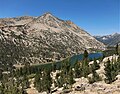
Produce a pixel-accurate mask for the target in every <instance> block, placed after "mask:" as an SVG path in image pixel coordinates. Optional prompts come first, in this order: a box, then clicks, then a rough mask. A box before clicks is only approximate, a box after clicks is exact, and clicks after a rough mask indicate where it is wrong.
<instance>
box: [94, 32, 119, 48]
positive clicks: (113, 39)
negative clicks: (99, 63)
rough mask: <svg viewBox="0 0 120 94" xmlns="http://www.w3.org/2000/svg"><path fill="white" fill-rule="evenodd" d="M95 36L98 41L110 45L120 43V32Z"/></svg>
mask: <svg viewBox="0 0 120 94" xmlns="http://www.w3.org/2000/svg"><path fill="white" fill-rule="evenodd" d="M95 38H96V39H97V40H98V41H101V42H103V43H104V44H106V45H108V46H114V45H116V44H117V43H120V34H119V33H115V34H112V35H106V36H95Z"/></svg>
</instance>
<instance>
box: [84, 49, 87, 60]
mask: <svg viewBox="0 0 120 94" xmlns="http://www.w3.org/2000/svg"><path fill="white" fill-rule="evenodd" d="M87 58H88V52H87V50H85V51H84V54H83V59H87Z"/></svg>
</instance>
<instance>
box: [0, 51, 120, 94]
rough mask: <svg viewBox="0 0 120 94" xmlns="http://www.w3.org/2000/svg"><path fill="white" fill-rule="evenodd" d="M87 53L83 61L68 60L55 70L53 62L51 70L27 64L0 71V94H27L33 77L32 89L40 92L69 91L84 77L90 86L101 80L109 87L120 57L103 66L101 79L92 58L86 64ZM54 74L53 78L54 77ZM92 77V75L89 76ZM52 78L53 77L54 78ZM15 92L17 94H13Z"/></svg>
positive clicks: (85, 52) (119, 66)
mask: <svg viewBox="0 0 120 94" xmlns="http://www.w3.org/2000/svg"><path fill="white" fill-rule="evenodd" d="M89 62H90V61H89V59H88V52H87V51H86V50H85V51H84V58H83V60H82V61H76V63H75V64H74V65H73V66H71V65H70V63H69V58H67V59H65V60H63V61H62V62H61V65H60V68H59V70H58V68H57V65H56V64H55V63H53V64H52V66H51V67H44V68H42V67H38V66H37V67H33V66H30V63H29V62H28V63H25V66H24V67H21V68H20V69H12V70H11V71H10V73H8V74H4V75H3V74H2V72H0V76H1V77H0V82H1V84H0V94H26V89H27V88H29V86H30V82H29V79H32V78H34V86H35V88H36V89H37V90H38V91H39V92H43V91H46V92H47V93H50V92H53V89H54V88H55V87H58V88H60V87H63V89H71V88H72V85H73V83H75V80H74V79H75V78H81V77H85V78H87V79H88V81H89V83H90V84H92V83H94V82H97V81H101V80H104V81H105V82H106V83H107V84H111V83H112V82H114V81H115V80H116V79H117V78H116V76H117V75H118V73H119V72H120V57H119V58H118V60H117V61H115V60H112V61H110V60H108V61H107V62H105V63H104V66H105V69H104V70H105V77H106V78H105V79H102V78H101V77H100V76H99V74H98V73H97V72H96V70H98V69H99V68H100V65H99V63H101V62H99V63H98V62H97V61H96V59H94V61H93V63H92V64H89ZM54 74H55V75H54ZM89 74H92V76H89ZM53 75H54V76H55V77H53ZM51 87H53V88H51ZM16 92H17V93H16Z"/></svg>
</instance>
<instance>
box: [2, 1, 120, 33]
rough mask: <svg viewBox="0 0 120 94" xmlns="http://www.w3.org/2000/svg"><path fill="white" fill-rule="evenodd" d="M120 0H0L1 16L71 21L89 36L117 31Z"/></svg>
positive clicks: (119, 24)
mask: <svg viewBox="0 0 120 94" xmlns="http://www.w3.org/2000/svg"><path fill="white" fill-rule="evenodd" d="M119 8H120V0H0V18H5V17H16V16H26V15H29V16H40V15H42V14H43V13H45V12H51V13H52V14H53V15H55V16H57V17H59V18H61V19H64V20H71V21H73V22H74V23H75V24H77V25H78V26H79V27H81V28H83V29H85V30H86V31H87V32H88V33H90V34H92V35H106V34H112V33H115V32H118V33H120V30H119V27H120V18H119V16H120V9H119Z"/></svg>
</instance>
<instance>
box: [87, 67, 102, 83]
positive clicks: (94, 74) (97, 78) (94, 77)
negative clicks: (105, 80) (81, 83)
mask: <svg viewBox="0 0 120 94" xmlns="http://www.w3.org/2000/svg"><path fill="white" fill-rule="evenodd" d="M91 67H93V68H91V73H92V77H88V80H89V83H90V84H92V83H94V82H97V81H101V80H102V79H101V77H100V76H99V75H98V73H97V72H96V69H95V67H94V66H91Z"/></svg>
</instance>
